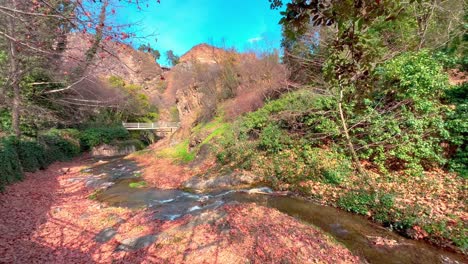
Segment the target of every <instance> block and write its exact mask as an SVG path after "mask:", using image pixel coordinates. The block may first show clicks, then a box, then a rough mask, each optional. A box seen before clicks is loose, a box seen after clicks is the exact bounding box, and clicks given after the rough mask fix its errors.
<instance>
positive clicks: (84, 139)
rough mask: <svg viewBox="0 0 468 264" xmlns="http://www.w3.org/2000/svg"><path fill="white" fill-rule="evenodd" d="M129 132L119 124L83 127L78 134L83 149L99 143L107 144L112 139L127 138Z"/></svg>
mask: <svg viewBox="0 0 468 264" xmlns="http://www.w3.org/2000/svg"><path fill="white" fill-rule="evenodd" d="M129 138H130V133H129V132H128V131H127V130H126V129H125V128H124V127H121V126H116V127H93V128H88V129H85V130H84V131H83V132H82V133H81V136H80V141H81V144H82V148H83V149H90V148H93V147H95V146H98V145H101V144H109V143H111V142H112V141H117V140H127V139H129Z"/></svg>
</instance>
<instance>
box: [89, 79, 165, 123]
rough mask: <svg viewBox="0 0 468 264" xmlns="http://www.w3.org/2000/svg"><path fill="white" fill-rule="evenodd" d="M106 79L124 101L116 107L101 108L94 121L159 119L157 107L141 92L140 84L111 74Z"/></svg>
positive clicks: (151, 120)
mask: <svg viewBox="0 0 468 264" xmlns="http://www.w3.org/2000/svg"><path fill="white" fill-rule="evenodd" d="M107 81H108V83H109V85H110V86H111V87H113V88H114V89H116V90H118V92H119V93H120V94H122V95H123V96H124V99H123V100H124V101H125V103H122V104H121V105H119V107H116V108H112V109H104V110H101V111H100V113H99V114H98V115H97V116H95V117H94V120H95V123H101V124H102V123H106V124H112V123H119V122H122V121H132V122H154V121H156V120H158V119H159V112H158V109H157V107H156V106H154V105H153V104H151V102H150V99H149V97H148V96H147V95H146V94H144V93H143V88H142V87H141V86H139V85H136V84H129V83H126V82H125V80H124V79H123V78H121V77H119V76H111V77H109V78H108V80H107Z"/></svg>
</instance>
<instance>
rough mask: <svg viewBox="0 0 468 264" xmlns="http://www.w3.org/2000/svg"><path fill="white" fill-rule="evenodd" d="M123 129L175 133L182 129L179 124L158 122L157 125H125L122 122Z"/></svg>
mask: <svg viewBox="0 0 468 264" xmlns="http://www.w3.org/2000/svg"><path fill="white" fill-rule="evenodd" d="M122 125H123V127H125V128H126V129H128V130H145V129H147V130H159V131H168V130H169V131H170V132H173V131H175V130H177V129H178V128H179V127H180V123H178V122H156V123H125V122H122Z"/></svg>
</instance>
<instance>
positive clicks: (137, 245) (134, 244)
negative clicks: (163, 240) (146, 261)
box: [115, 235, 157, 252]
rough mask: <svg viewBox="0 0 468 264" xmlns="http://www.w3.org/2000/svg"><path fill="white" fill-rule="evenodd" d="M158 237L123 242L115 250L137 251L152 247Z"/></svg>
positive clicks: (129, 239)
mask: <svg viewBox="0 0 468 264" xmlns="http://www.w3.org/2000/svg"><path fill="white" fill-rule="evenodd" d="M156 238H157V235H146V236H142V237H137V238H128V239H125V240H123V241H122V242H121V243H120V245H118V246H117V248H116V249H115V250H116V251H126V252H130V251H135V250H138V249H142V248H145V247H149V246H151V245H152V244H153V243H154V242H155V241H156Z"/></svg>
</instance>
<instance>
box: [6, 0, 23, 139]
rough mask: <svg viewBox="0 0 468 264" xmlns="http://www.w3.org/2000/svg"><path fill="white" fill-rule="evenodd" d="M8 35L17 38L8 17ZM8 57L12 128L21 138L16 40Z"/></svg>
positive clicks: (13, 24) (19, 74)
mask: <svg viewBox="0 0 468 264" xmlns="http://www.w3.org/2000/svg"><path fill="white" fill-rule="evenodd" d="M12 4H13V8H16V1H12ZM8 33H9V34H10V36H15V21H14V19H13V18H12V17H8ZM7 41H8V46H9V49H8V57H9V60H10V78H11V81H10V87H11V88H12V90H13V101H12V104H11V126H12V128H13V132H14V133H15V135H16V136H17V137H18V138H19V137H20V136H21V130H20V119H21V114H20V112H21V91H20V79H21V78H20V77H21V72H20V71H21V70H20V68H19V64H18V54H17V52H16V43H15V41H14V40H11V39H8V38H7Z"/></svg>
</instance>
